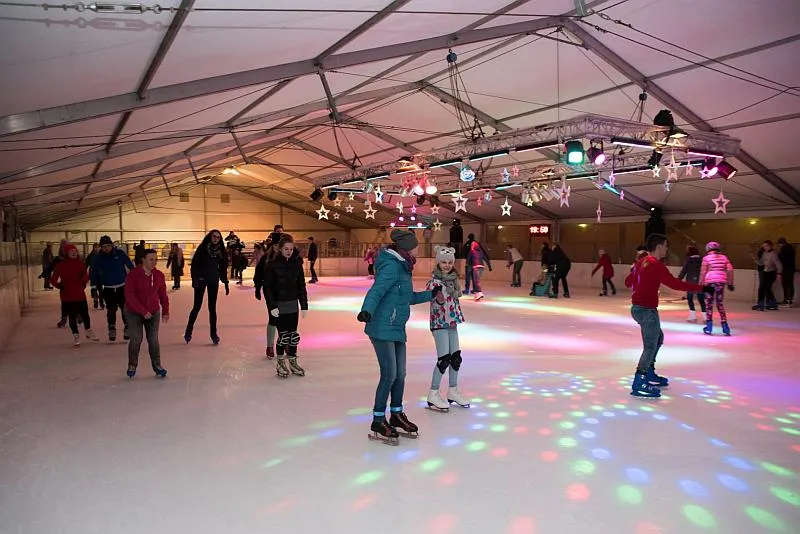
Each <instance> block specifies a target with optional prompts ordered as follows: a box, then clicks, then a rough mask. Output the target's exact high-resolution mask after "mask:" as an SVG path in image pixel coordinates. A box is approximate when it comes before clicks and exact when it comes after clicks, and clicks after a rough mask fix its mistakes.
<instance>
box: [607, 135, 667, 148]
mask: <svg viewBox="0 0 800 534" xmlns="http://www.w3.org/2000/svg"><path fill="white" fill-rule="evenodd" d="M611 143H612V144H614V145H622V146H634V147H645V148H655V147H656V144H655V143H652V142H650V141H645V140H643V139H631V138H629V137H612V138H611Z"/></svg>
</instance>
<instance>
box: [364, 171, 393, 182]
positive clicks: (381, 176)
mask: <svg viewBox="0 0 800 534" xmlns="http://www.w3.org/2000/svg"><path fill="white" fill-rule="evenodd" d="M389 176H390V174H389V173H388V172H382V173H379V174H373V175H372V176H367V180H368V181H370V182H371V181H372V180H382V179H384V178H388V177H389Z"/></svg>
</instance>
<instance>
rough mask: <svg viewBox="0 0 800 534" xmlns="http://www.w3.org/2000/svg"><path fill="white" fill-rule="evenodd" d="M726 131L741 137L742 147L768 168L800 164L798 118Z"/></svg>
mask: <svg viewBox="0 0 800 534" xmlns="http://www.w3.org/2000/svg"><path fill="white" fill-rule="evenodd" d="M766 132H768V133H766ZM725 133H726V134H728V135H732V136H733V137H738V138H739V139H741V140H742V149H743V150H745V151H747V152H748V153H749V154H750V155H751V156H754V157H755V158H756V159H758V160H759V161H761V163H763V164H764V165H766V166H767V167H768V168H782V167H794V166H797V165H800V153H798V151H797V145H796V143H795V141H796V139H797V134H798V121H797V120H796V119H795V120H794V121H784V122H776V123H774V124H770V125H764V126H759V127H754V128H742V129H736V130H727V131H726V132H725Z"/></svg>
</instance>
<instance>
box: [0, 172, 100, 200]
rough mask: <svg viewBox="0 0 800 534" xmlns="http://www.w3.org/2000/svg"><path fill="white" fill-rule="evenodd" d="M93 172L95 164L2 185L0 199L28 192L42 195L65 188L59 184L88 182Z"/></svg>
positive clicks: (0, 186)
mask: <svg viewBox="0 0 800 534" xmlns="http://www.w3.org/2000/svg"><path fill="white" fill-rule="evenodd" d="M93 170H94V164H90V165H83V166H81V167H75V168H73V169H67V170H64V171H59V172H57V173H52V174H47V175H44V176H38V177H36V178H30V179H26V180H24V181H19V182H15V183H9V184H2V185H0V197H8V196H11V195H17V194H20V193H26V192H28V191H34V192H36V194H40V193H43V192H45V191H50V190H58V188H59V187H63V186H61V185H59V184H64V183H69V182H71V181H73V180H82V179H84V178H85V179H86V180H87V181H88V180H89V178H90V176H91V174H92V171H93ZM38 188H41V189H38Z"/></svg>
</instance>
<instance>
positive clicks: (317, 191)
mask: <svg viewBox="0 0 800 534" xmlns="http://www.w3.org/2000/svg"><path fill="white" fill-rule="evenodd" d="M309 196H310V197H311V200H313V201H314V202H316V201H318V200H319V199H321V198H322V189H320V188H319V187H317V188H316V189H314V191H312V192H311V194H310V195H309Z"/></svg>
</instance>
